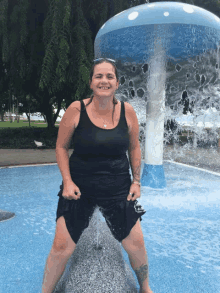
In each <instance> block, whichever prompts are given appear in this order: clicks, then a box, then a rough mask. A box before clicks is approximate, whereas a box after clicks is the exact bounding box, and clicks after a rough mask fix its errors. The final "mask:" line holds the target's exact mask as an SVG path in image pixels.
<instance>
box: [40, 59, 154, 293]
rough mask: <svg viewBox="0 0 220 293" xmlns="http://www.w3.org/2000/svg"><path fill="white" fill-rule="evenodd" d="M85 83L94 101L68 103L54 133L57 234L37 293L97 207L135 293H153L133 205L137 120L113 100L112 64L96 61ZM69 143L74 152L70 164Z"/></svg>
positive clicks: (53, 280)
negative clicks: (133, 278) (126, 263)
mask: <svg viewBox="0 0 220 293" xmlns="http://www.w3.org/2000/svg"><path fill="white" fill-rule="evenodd" d="M89 83H90V88H91V89H92V90H93V95H92V96H91V97H90V98H88V99H85V100H83V101H75V102H73V103H72V104H71V105H70V106H69V107H68V109H67V110H66V112H65V114H64V116H63V118H62V120H61V123H60V127H59V132H58V137H57V143H56V158H57V163H58V166H59V169H60V172H61V174H62V178H63V182H62V185H61V186H60V191H59V193H58V196H59V202H58V208H57V218H56V222H57V224H56V233H55V238H54V242H53V245H52V248H51V251H50V254H49V256H48V259H47V263H46V267H45V273H44V278H43V286H42V292H43V293H51V292H53V290H54V289H55V287H56V284H57V283H58V281H59V279H60V277H61V275H62V273H63V272H64V269H65V266H66V263H67V261H68V259H69V257H70V256H71V255H72V253H73V252H74V249H75V247H76V244H77V242H78V240H79V238H80V236H81V234H82V232H83V230H84V229H85V228H87V227H88V225H89V220H90V218H91V216H92V214H93V211H94V209H95V207H96V205H98V206H99V208H100V211H101V212H102V214H103V216H104V217H105V219H106V223H107V224H108V226H109V228H110V230H111V232H112V234H113V236H114V237H115V238H116V239H117V240H118V241H119V242H121V243H122V245H123V247H124V249H125V250H126V251H127V253H128V256H129V260H130V263H131V266H132V268H133V269H134V271H135V273H136V275H137V278H138V281H139V284H140V292H141V293H144V292H147V293H152V291H151V289H150V287H149V277H148V260H147V253H146V250H145V246H144V238H143V234H142V231H141V225H140V220H142V219H141V216H142V215H143V214H145V212H146V211H145V210H144V209H143V208H142V207H141V205H139V204H138V202H137V200H136V199H137V198H139V197H140V170H141V150H140V145H139V127H138V120H137V117H136V114H135V111H134V109H133V108H132V106H131V105H130V104H128V103H126V102H125V103H124V102H121V103H119V102H118V101H117V100H116V98H115V96H114V93H115V91H116V90H117V89H118V87H119V77H118V72H117V68H116V65H115V61H114V60H112V59H103V58H100V59H97V60H95V61H94V64H93V66H92V69H91V73H90V80H89ZM114 114H115V115H114ZM71 139H73V145H74V151H73V153H72V155H71V157H70V158H69V156H68V149H69V145H70V141H71ZM127 150H128V153H129V160H130V163H131V168H132V172H133V182H132V183H131V178H130V174H129V162H128V159H127V156H126V151H127ZM139 218H140V220H139V221H138V219H139Z"/></svg>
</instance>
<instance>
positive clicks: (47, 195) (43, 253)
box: [0, 162, 220, 293]
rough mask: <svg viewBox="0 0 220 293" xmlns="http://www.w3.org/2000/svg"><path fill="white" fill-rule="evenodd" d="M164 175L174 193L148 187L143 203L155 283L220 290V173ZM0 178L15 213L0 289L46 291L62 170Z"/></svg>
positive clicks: (2, 229) (1, 200) (4, 243)
mask: <svg viewBox="0 0 220 293" xmlns="http://www.w3.org/2000/svg"><path fill="white" fill-rule="evenodd" d="M142 167H143V162H142ZM164 171H165V177H166V180H167V188H166V189H165V190H151V189H149V188H146V187H142V189H141V191H142V196H141V198H140V199H139V203H140V204H141V205H142V206H143V207H144V209H145V210H146V211H147V212H146V214H145V215H144V216H143V217H142V219H143V220H142V221H141V226H142V231H143V234H144V239H145V245H146V248H147V252H148V259H149V268H150V286H151V288H152V290H153V291H154V293H166V292H167V293H168V292H169V293H172V292H178V293H186V292H187V293H191V292H192V293H197V292H198V293H201V292H205V293H213V292H215V293H218V292H220V285H219V278H220V244H219V243H220V233H219V227H220V213H219V210H220V197H219V196H218V194H219V189H220V176H217V175H214V174H211V173H207V172H205V171H199V170H197V169H194V168H192V167H187V166H180V165H177V164H173V163H167V162H165V163H164ZM0 177H1V179H2V180H1V186H0V194H1V197H0V208H1V209H2V210H6V211H11V212H15V214H16V216H15V217H14V218H13V219H11V220H8V221H5V222H1V223H0V239H1V241H0V250H1V266H0V292H4V293H5V292H7V293H14V292H17V293H30V292H32V293H39V292H40V291H41V283H42V278H43V271H44V266H45V262H46V258H47V256H48V254H49V251H50V249H51V246H52V242H53V239H54V233H55V225H56V222H55V218H56V208H57V203H58V197H57V193H58V191H59V186H60V184H61V181H62V177H61V174H60V171H59V168H58V166H57V165H48V166H34V167H19V168H12V169H9V168H6V169H0ZM102 220H104V218H102ZM123 252H124V258H125V260H126V261H127V262H128V263H129V260H128V257H127V254H126V252H125V251H124V250H123Z"/></svg>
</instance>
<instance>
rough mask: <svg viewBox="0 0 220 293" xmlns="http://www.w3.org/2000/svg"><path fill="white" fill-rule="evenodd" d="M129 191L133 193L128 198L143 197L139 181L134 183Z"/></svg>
mask: <svg viewBox="0 0 220 293" xmlns="http://www.w3.org/2000/svg"><path fill="white" fill-rule="evenodd" d="M129 193H131V194H129V195H128V197H127V200H128V201H129V200H132V201H134V200H135V199H137V198H138V197H141V187H140V186H139V185H138V184H137V183H132V184H131V187H130V191H129Z"/></svg>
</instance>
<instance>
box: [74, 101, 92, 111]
mask: <svg viewBox="0 0 220 293" xmlns="http://www.w3.org/2000/svg"><path fill="white" fill-rule="evenodd" d="M88 101H89V99H83V100H82V102H84V104H85V105H86V104H87V103H88ZM69 108H71V109H75V108H76V109H77V110H79V111H80V110H81V101H74V102H72V103H71V104H70V105H69Z"/></svg>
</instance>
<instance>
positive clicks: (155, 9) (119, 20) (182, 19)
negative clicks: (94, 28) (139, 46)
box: [96, 2, 220, 38]
mask: <svg viewBox="0 0 220 293" xmlns="http://www.w3.org/2000/svg"><path fill="white" fill-rule="evenodd" d="M171 23H181V24H191V25H192V24H194V25H202V26H208V27H212V28H215V29H216V28H217V29H220V18H219V17H218V16H216V15H215V14H213V13H211V12H209V11H207V10H205V9H203V8H201V7H198V6H194V5H190V4H185V3H180V2H159V3H152V4H143V5H138V6H135V7H132V8H130V9H127V10H125V11H122V12H120V13H118V14H117V15H115V16H113V17H112V18H110V19H109V20H108V21H107V22H106V23H104V25H103V26H102V27H101V29H100V30H99V31H98V34H97V36H96V38H100V37H101V36H102V35H103V34H106V33H108V32H112V31H114V30H118V29H122V28H127V27H131V26H138V25H146V24H171Z"/></svg>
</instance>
